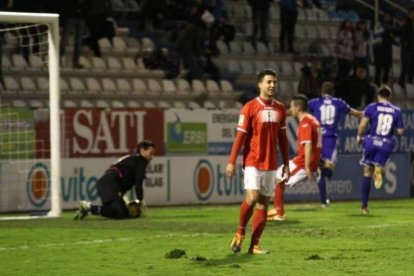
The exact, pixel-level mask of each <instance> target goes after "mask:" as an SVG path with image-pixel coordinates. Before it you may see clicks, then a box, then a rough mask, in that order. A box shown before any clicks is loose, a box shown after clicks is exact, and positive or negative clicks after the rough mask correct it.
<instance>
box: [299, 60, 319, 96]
mask: <svg viewBox="0 0 414 276" xmlns="http://www.w3.org/2000/svg"><path fill="white" fill-rule="evenodd" d="M324 81H325V76H324V75H323V71H322V69H321V60H320V58H318V57H314V58H312V61H311V66H308V65H306V66H304V67H303V68H302V75H301V76H300V79H299V86H298V92H299V93H300V94H304V95H305V96H306V97H307V98H308V99H312V98H315V97H318V96H319V94H320V92H319V91H320V90H321V86H322V83H323V82H324Z"/></svg>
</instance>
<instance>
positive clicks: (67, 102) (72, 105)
mask: <svg viewBox="0 0 414 276" xmlns="http://www.w3.org/2000/svg"><path fill="white" fill-rule="evenodd" d="M62 106H63V107H67V108H77V107H78V105H77V103H76V102H74V101H72V100H63V101H62Z"/></svg>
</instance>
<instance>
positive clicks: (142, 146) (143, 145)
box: [135, 140, 155, 153]
mask: <svg viewBox="0 0 414 276" xmlns="http://www.w3.org/2000/svg"><path fill="white" fill-rule="evenodd" d="M150 147H153V148H155V144H154V142H152V141H150V140H143V141H141V142H139V143H138V145H137V148H136V150H135V152H136V153H139V152H140V151H141V149H144V150H147V149H149V148H150Z"/></svg>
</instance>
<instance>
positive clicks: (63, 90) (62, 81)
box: [59, 77, 69, 94]
mask: <svg viewBox="0 0 414 276" xmlns="http://www.w3.org/2000/svg"><path fill="white" fill-rule="evenodd" d="M59 88H60V94H66V93H68V91H69V84H68V82H67V81H66V79H65V78H63V77H60V80H59Z"/></svg>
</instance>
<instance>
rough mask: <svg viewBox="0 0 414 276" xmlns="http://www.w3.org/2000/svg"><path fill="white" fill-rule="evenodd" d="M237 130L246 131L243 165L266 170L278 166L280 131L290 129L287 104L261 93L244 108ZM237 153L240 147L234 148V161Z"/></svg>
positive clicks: (274, 168) (232, 158)
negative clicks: (288, 127) (265, 98)
mask: <svg viewBox="0 0 414 276" xmlns="http://www.w3.org/2000/svg"><path fill="white" fill-rule="evenodd" d="M237 130H238V131H240V132H243V133H245V134H246V137H245V140H244V144H243V147H244V152H243V167H248V166H251V167H255V168H257V169H259V170H263V171H269V170H276V169H277V146H278V136H279V132H280V130H284V131H286V109H285V107H284V105H283V104H282V103H281V102H278V101H276V100H264V99H261V98H260V97H257V98H255V99H253V100H251V101H249V102H248V103H247V104H245V105H244V106H243V108H242V110H241V113H240V117H239V123H238V125H237ZM284 135H286V133H284ZM235 144H237V143H235ZM233 146H234V145H233ZM286 146H287V143H286ZM286 152H287V151H286ZM237 153H238V151H234V150H232V154H231V156H230V162H231V163H233V162H234V160H235V159H236V157H237Z"/></svg>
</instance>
